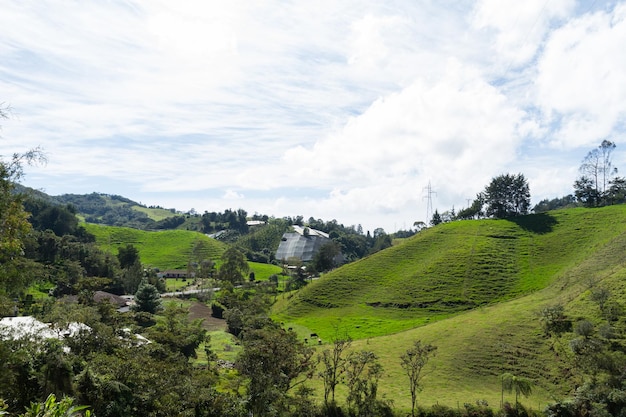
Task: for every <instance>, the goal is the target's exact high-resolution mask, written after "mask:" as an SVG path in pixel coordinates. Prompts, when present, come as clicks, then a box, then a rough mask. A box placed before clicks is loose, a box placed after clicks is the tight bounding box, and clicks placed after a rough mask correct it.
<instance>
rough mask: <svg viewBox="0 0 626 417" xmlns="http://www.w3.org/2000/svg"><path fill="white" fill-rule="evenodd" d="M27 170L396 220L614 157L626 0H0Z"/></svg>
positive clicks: (66, 183) (288, 210)
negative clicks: (602, 151) (29, 163)
mask: <svg viewBox="0 0 626 417" xmlns="http://www.w3.org/2000/svg"><path fill="white" fill-rule="evenodd" d="M0 10H2V13H0V28H1V29H0V102H1V103H4V106H11V109H12V111H11V118H10V119H8V120H3V121H1V122H0V123H1V125H2V131H1V132H0V135H1V136H2V137H1V138H0V155H3V156H4V157H5V158H6V156H7V155H10V154H12V153H13V152H20V151H25V150H27V149H29V148H32V147H36V146H40V147H42V148H43V149H44V151H45V152H46V154H47V157H48V163H47V164H46V165H43V166H34V167H28V168H27V170H26V177H25V178H24V180H23V183H24V184H25V185H27V186H31V187H33V188H38V189H42V190H43V191H46V192H47V193H49V194H52V195H59V194H65V193H75V194H84V193H91V192H94V191H95V192H102V193H108V194H119V195H123V196H125V197H128V198H131V199H133V200H136V201H139V202H142V203H144V204H146V205H160V206H163V207H166V208H176V209H179V210H183V211H186V210H189V209H191V208H194V209H195V210H196V211H198V212H200V213H202V212H204V211H205V210H208V211H223V210H224V209H227V208H233V209H237V208H243V209H245V210H246V211H248V213H250V214H253V213H255V212H256V213H260V214H268V215H274V216H276V217H282V216H287V215H290V216H295V215H303V216H304V217H305V218H309V217H311V216H312V217H315V218H321V219H324V220H331V219H337V220H338V221H339V222H340V223H344V224H345V225H357V224H362V225H363V227H364V228H365V229H366V230H368V229H369V230H373V229H374V228H376V227H383V228H384V229H385V230H386V231H388V232H393V231H395V230H397V229H406V228H410V227H412V225H413V223H414V222H415V221H420V220H421V221H427V220H428V219H427V218H426V213H427V202H428V199H427V195H428V192H427V190H428V188H427V187H428V184H429V183H430V184H431V190H432V191H433V194H431V198H432V206H433V208H436V209H438V210H439V211H440V212H441V211H445V210H450V209H451V208H452V207H454V208H455V209H456V210H458V209H460V208H463V207H466V206H467V202H468V199H472V198H473V197H475V196H476V194H477V193H478V192H480V191H481V190H482V189H484V187H485V185H487V184H488V183H489V181H490V180H491V178H493V177H494V176H497V175H499V174H502V173H519V172H521V173H523V174H524V175H525V176H526V178H527V179H528V180H529V183H530V189H531V194H532V198H533V204H534V203H537V202H538V201H540V200H541V199H544V198H554V197H560V196H563V195H566V194H569V193H571V192H572V183H573V182H574V180H575V179H576V177H577V175H578V172H577V170H578V167H579V165H580V161H581V160H582V158H583V157H584V156H585V155H586V154H587V152H589V151H590V150H591V149H593V148H594V147H597V146H598V145H599V144H600V142H601V141H602V140H603V139H609V140H612V141H614V142H615V143H616V144H617V149H616V152H615V154H614V160H613V162H614V164H615V165H616V166H617V167H618V168H619V169H620V170H621V172H622V173H623V172H626V140H625V139H626V136H625V135H624V131H625V130H626V123H625V120H626V118H625V116H626V76H625V74H626V53H625V52H624V48H625V46H624V45H626V1H617V2H616V1H602V0H596V1H592V0H588V1H574V0H525V1H517V0H478V1H456V0H389V1H366V0H354V1H352V0H341V1H336V0H331V1H326V0H318V1H270V0H268V1H239V0H234V1H209V0H198V1H187V0H176V1H158V0H111V1H99V0H93V1H89V0H85V1H80V2H76V1H69V0H68V1H64V0H61V1H59V0H55V1H47V0H38V1H23V0H15V1H12V0H0Z"/></svg>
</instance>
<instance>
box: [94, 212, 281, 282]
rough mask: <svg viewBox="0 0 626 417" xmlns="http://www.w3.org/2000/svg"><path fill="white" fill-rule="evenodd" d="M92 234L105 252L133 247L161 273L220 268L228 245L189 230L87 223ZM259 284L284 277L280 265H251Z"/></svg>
mask: <svg viewBox="0 0 626 417" xmlns="http://www.w3.org/2000/svg"><path fill="white" fill-rule="evenodd" d="M83 226H84V227H85V229H87V231H88V232H89V233H92V234H93V235H95V236H96V243H97V244H98V246H99V247H100V248H101V249H102V250H104V251H108V252H111V253H113V254H117V249H118V248H119V247H120V246H125V245H128V244H131V245H133V246H135V247H136V248H137V249H138V250H139V257H140V259H141V262H142V263H143V264H144V265H150V266H153V267H157V268H160V269H186V268H187V262H188V261H189V259H193V260H194V261H196V262H197V261H198V259H210V260H212V261H215V262H216V263H217V264H218V265H219V263H220V258H221V256H222V253H223V252H224V251H225V250H226V248H227V247H228V245H227V244H226V243H223V242H220V241H219V240H215V239H211V238H209V237H208V236H206V235H204V234H202V233H198V232H192V231H188V230H165V231H159V232H148V231H144V230H138V229H133V228H129V227H117V226H103V225H97V224H91V223H83ZM248 264H249V266H250V271H251V272H252V271H253V272H254V273H255V278H256V279H257V280H267V279H268V278H269V276H270V275H273V274H280V273H281V272H282V268H280V267H279V266H276V265H271V264H264V263H256V262H248Z"/></svg>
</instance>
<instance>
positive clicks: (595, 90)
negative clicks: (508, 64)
mask: <svg viewBox="0 0 626 417" xmlns="http://www.w3.org/2000/svg"><path fill="white" fill-rule="evenodd" d="M624 39H626V5H624V4H619V5H617V6H616V7H615V9H613V10H610V11H607V12H596V13H594V14H590V15H585V16H582V17H581V18H578V19H573V20H571V21H570V22H569V23H568V24H566V25H564V26H563V27H562V28H559V29H558V30H556V31H554V32H553V33H552V34H551V36H550V39H549V41H548V43H547V45H546V48H545V53H544V55H543V56H542V57H541V59H540V61H539V65H538V75H537V79H536V88H537V101H538V103H539V105H540V106H541V108H542V110H543V111H544V112H545V114H546V115H547V116H548V117H549V119H548V122H556V123H558V124H559V125H557V128H556V129H555V130H556V131H555V134H554V140H555V141H556V142H557V143H559V144H560V145H562V146H567V147H575V146H581V145H592V146H593V145H597V144H599V143H600V142H601V140H602V139H603V138H604V137H606V136H610V135H612V134H613V133H615V132H614V129H616V128H619V129H621V128H622V127H623V126H621V124H622V123H623V119H624V116H625V115H626V79H624V77H623V74H624V73H626V56H625V55H624V53H623V48H624Z"/></svg>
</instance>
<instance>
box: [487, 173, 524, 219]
mask: <svg viewBox="0 0 626 417" xmlns="http://www.w3.org/2000/svg"><path fill="white" fill-rule="evenodd" d="M484 200H485V204H486V205H487V208H486V210H485V214H486V215H487V216H491V217H495V218H497V219H505V218H508V217H514V216H520V215H524V214H528V210H529V208H530V188H529V186H528V181H526V178H525V177H524V175H523V174H521V173H520V174H517V175H515V174H513V175H511V174H503V175H499V176H497V177H495V178H493V179H492V180H491V183H489V185H488V186H487V187H486V188H485V191H484Z"/></svg>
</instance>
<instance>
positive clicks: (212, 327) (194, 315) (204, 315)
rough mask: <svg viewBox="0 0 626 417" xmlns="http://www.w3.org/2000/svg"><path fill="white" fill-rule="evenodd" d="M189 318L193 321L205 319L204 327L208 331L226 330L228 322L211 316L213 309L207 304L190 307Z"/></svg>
mask: <svg viewBox="0 0 626 417" xmlns="http://www.w3.org/2000/svg"><path fill="white" fill-rule="evenodd" d="M189 318H190V319H191V320H195V319H203V321H202V327H203V328H205V329H207V330H208V331H210V332H212V331H216V330H226V320H224V319H217V318H215V317H213V316H212V315H211V308H210V307H208V306H207V305H206V304H203V303H198V302H194V303H193V304H192V305H191V307H189Z"/></svg>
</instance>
